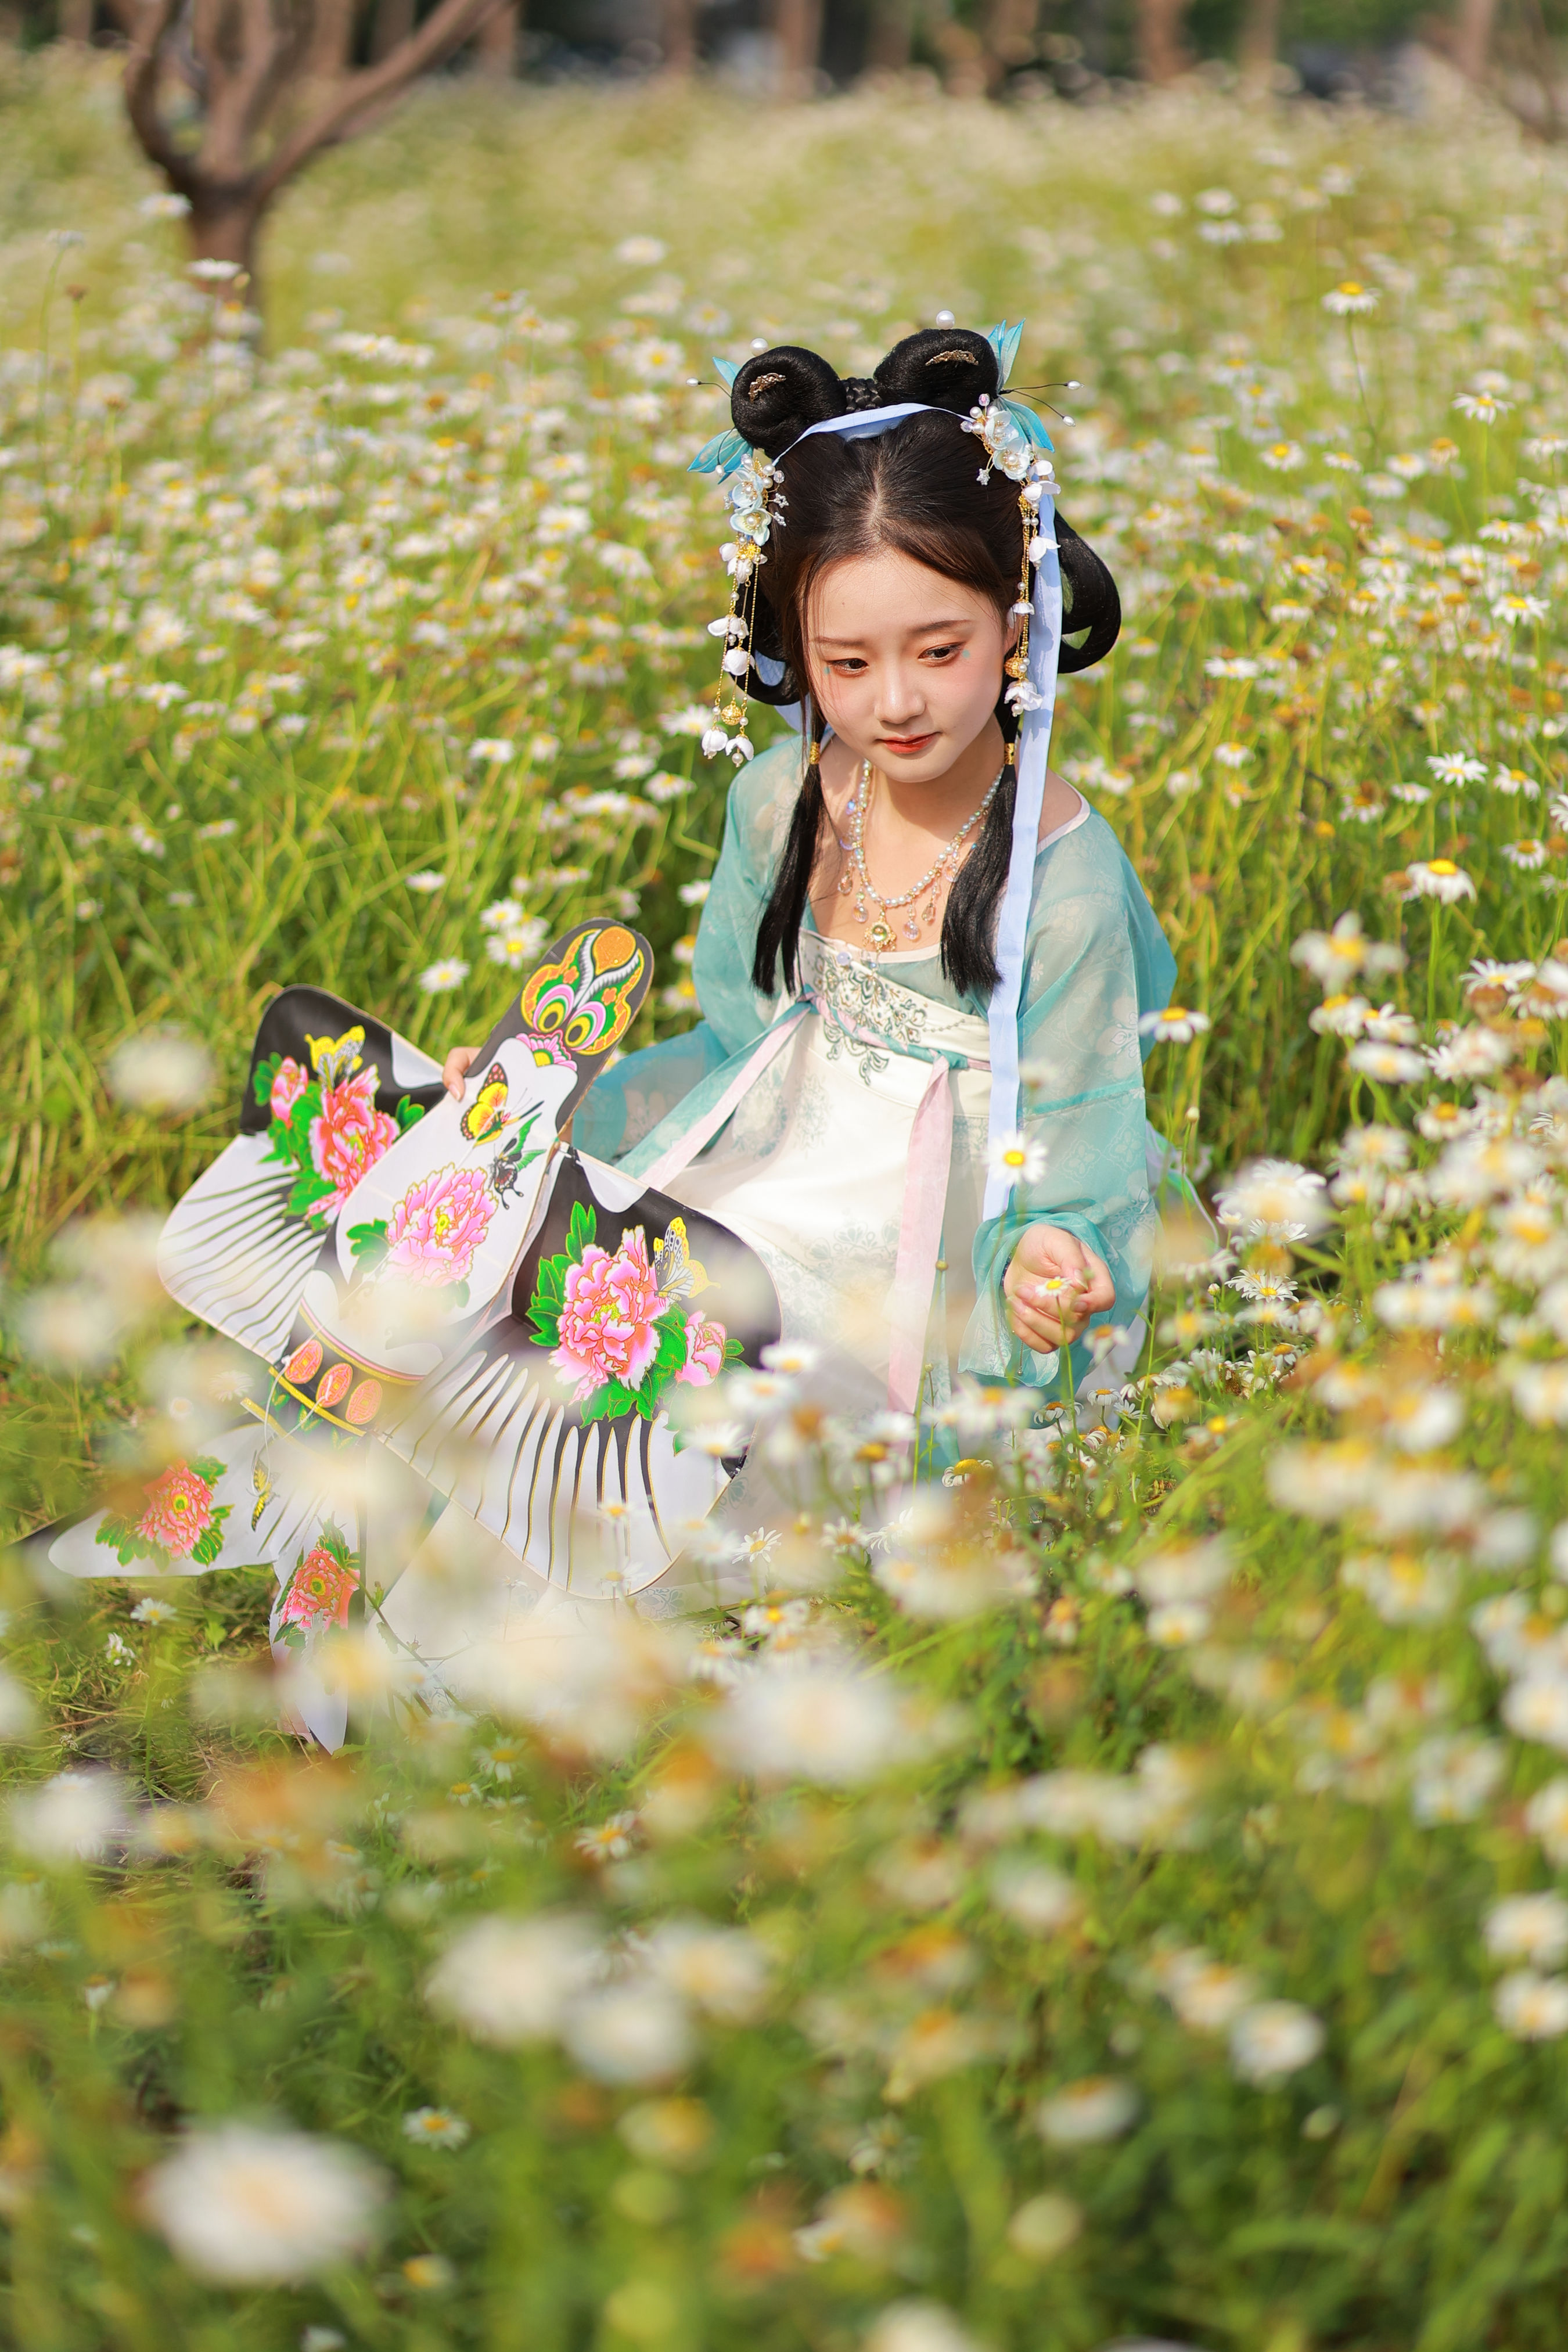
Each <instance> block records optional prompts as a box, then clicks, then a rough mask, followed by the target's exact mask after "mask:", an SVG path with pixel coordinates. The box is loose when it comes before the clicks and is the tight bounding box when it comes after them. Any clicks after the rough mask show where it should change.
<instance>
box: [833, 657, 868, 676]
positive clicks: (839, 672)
mask: <svg viewBox="0 0 1568 2352" xmlns="http://www.w3.org/2000/svg"><path fill="white" fill-rule="evenodd" d="M827 667H828V668H829V669H830V670H831V671H832V672H833V674H834V676H835V677H859V675H860V673H861V671H862V670H863V669H864V668H865V667H866V665H865V663H864V662H863V661H862V660H861V658H860V656H859V655H858V654H846V655H844V656H842V657H841V658H840V659H839V660H838V661H833V662H829V663H828V665H827Z"/></svg>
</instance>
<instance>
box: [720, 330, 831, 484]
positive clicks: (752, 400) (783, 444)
mask: <svg viewBox="0 0 1568 2352" xmlns="http://www.w3.org/2000/svg"><path fill="white" fill-rule="evenodd" d="M847 405H848V404H847V400H846V398H845V393H844V386H843V385H842V384H841V383H839V381H838V378H837V375H836V374H835V373H834V371H833V369H832V368H830V367H829V366H828V364H827V362H826V360H825V359H820V358H819V357H818V356H817V354H816V352H808V351H803V350H802V348H801V346H800V345H799V344H798V343H779V344H776V345H775V346H774V348H773V350H772V351H771V352H757V353H756V354H755V356H754V357H753V358H752V359H749V360H748V361H747V362H746V364H745V366H744V367H743V368H742V369H741V370H740V371H739V373H737V375H736V377H735V381H734V383H732V384H731V387H730V416H731V422H732V424H733V425H734V427H735V430H736V432H737V433H738V434H739V435H740V436H741V438H742V441H749V442H750V443H751V445H752V448H753V449H763V450H765V451H766V452H767V454H768V456H769V457H780V456H782V454H783V452H784V450H785V449H787V448H788V447H789V446H790V443H791V442H792V441H798V440H799V438H800V436H801V435H802V434H803V433H804V432H805V431H806V430H807V428H808V427H809V426H810V425H820V424H821V423H822V422H823V420H824V418H825V417H828V416H842V415H843V414H844V412H845V409H846V407H847Z"/></svg>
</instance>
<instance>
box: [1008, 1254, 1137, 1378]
mask: <svg viewBox="0 0 1568 2352" xmlns="http://www.w3.org/2000/svg"><path fill="white" fill-rule="evenodd" d="M1003 1287H1004V1289H1005V1292H1006V1296H1007V1319H1008V1322H1009V1323H1010V1324H1011V1326H1012V1328H1013V1330H1014V1332H1015V1333H1016V1336H1017V1338H1019V1339H1022V1340H1023V1342H1024V1344H1025V1346H1026V1347H1029V1348H1033V1349H1035V1350H1036V1351H1037V1353H1039V1354H1048V1353H1049V1352H1050V1351H1051V1350H1052V1349H1056V1348H1059V1347H1061V1346H1062V1345H1063V1343H1064V1342H1070V1341H1072V1340H1074V1339H1077V1338H1078V1337H1079V1333H1080V1332H1081V1331H1082V1329H1083V1328H1084V1326H1085V1324H1086V1323H1087V1322H1088V1321H1089V1318H1090V1316H1092V1315H1099V1314H1102V1313H1103V1312H1104V1311H1105V1309H1106V1308H1107V1307H1114V1305H1115V1304H1116V1286H1115V1284H1114V1283H1113V1282H1112V1280H1111V1278H1110V1271H1109V1269H1108V1267H1107V1266H1106V1265H1105V1263H1104V1261H1103V1259H1101V1258H1100V1257H1098V1256H1096V1255H1095V1253H1094V1251H1093V1250H1090V1249H1085V1247H1084V1246H1083V1244H1082V1243H1081V1242H1080V1241H1079V1240H1078V1239H1077V1237H1076V1236H1075V1235H1074V1234H1068V1233H1065V1232H1063V1231H1062V1229H1061V1228H1060V1227H1059V1226H1057V1225H1044V1224H1041V1225H1031V1226H1030V1228H1029V1230H1028V1231H1027V1233H1026V1234H1025V1235H1024V1237H1023V1239H1022V1240H1021V1241H1020V1243H1019V1244H1018V1247H1017V1249H1016V1252H1015V1254H1014V1257H1013V1262H1012V1264H1011V1265H1009V1266H1008V1268H1007V1272H1006V1276H1005V1280H1004V1285H1003Z"/></svg>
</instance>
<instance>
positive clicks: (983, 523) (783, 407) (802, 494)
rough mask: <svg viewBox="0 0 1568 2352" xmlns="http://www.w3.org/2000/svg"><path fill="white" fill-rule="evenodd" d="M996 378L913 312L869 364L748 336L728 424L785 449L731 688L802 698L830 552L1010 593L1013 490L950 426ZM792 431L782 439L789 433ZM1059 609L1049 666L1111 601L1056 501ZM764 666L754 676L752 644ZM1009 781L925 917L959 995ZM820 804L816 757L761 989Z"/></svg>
mask: <svg viewBox="0 0 1568 2352" xmlns="http://www.w3.org/2000/svg"><path fill="white" fill-rule="evenodd" d="M999 390H1000V385H999V383H998V378H997V366H996V355H995V353H994V351H993V350H992V348H991V345H990V344H989V342H988V341H986V339H985V337H984V335H977V334H973V333H972V332H970V331H968V330H966V329H964V328H960V327H929V328H927V329H925V330H924V331H923V332H921V333H920V334H918V335H909V336H906V338H905V339H904V341H902V342H901V343H899V344H896V345H895V347H894V348H893V350H892V351H891V352H889V354H888V356H887V358H886V359H885V360H883V361H882V362H881V363H880V365H879V367H878V369H877V371H876V373H875V375H874V376H870V377H853V376H852V377H850V378H848V379H847V380H845V381H841V380H840V379H839V377H838V376H837V375H836V374H835V373H834V371H833V369H832V368H831V367H830V366H829V365H828V363H827V362H826V360H824V359H821V358H819V357H818V356H817V354H816V352H808V351H804V350H802V349H800V348H799V347H798V346H796V345H795V344H790V343H785V344H781V345H779V346H778V347H777V348H776V349H775V350H773V351H767V352H758V353H757V354H756V356H755V357H754V358H752V359H750V360H748V361H747V362H746V364H745V365H744V367H742V369H740V371H739V372H738V373H737V374H736V377H735V381H734V383H733V385H732V386H731V402H730V408H731V416H732V418H733V420H734V424H735V428H736V430H737V432H739V433H740V434H741V436H742V438H743V439H744V440H746V441H748V442H750V443H751V445H752V447H753V448H758V449H762V450H763V451H765V452H766V454H767V455H768V456H769V457H775V458H776V457H780V456H781V455H782V454H783V453H784V451H785V450H788V451H789V464H788V467H787V468H786V469H785V470H786V481H785V484H784V488H785V490H786V495H787V528H784V527H782V524H781V527H778V528H775V530H773V534H772V535H771V537H770V539H769V542H768V548H769V553H768V558H767V561H766V562H765V565H764V567H763V569H762V570H761V571H760V572H759V573H758V575H757V587H758V592H759V593H758V594H757V595H756V597H755V598H754V600H753V612H752V636H751V642H750V648H749V649H750V652H751V654H752V665H751V669H750V672H749V674H748V676H747V678H746V680H745V691H746V692H747V693H748V694H750V695H751V696H752V698H754V699H756V700H758V701H762V702H768V703H774V704H777V703H785V702H799V703H801V705H802V707H803V712H806V713H808V712H809V703H810V696H811V681H810V673H809V670H808V667H807V664H806V658H805V627H804V616H805V609H806V604H807V602H808V600H809V597H810V593H811V590H812V588H813V585H814V584H815V583H816V581H817V579H819V578H820V576H821V574H822V572H824V571H825V570H826V568H827V567H828V565H830V564H833V563H837V562H843V561H845V560H846V559H847V558H849V557H853V556H858V555H867V554H870V553H871V552H873V551H875V550H877V549H879V548H884V547H891V548H895V549H897V550H898V551H899V552H900V554H904V555H908V556H910V557H912V558H913V560H914V561H915V562H917V563H922V564H924V565H925V566H926V567H927V568H928V569H929V570H931V571H932V572H941V573H942V574H943V576H944V577H946V578H948V579H950V580H956V581H957V582H959V583H960V584H961V585H963V587H966V588H969V589H972V590H973V591H974V592H975V593H977V594H979V595H981V596H983V597H984V598H986V599H987V600H988V601H989V602H991V603H992V604H994V605H995V606H996V609H997V610H998V612H1000V613H1003V614H1005V613H1006V612H1007V611H1008V609H1009V608H1010V606H1011V605H1012V604H1013V603H1014V601H1015V599H1016V595H1017V593H1018V583H1019V570H1020V563H1021V558H1022V545H1021V540H1020V529H1021V525H1020V518H1019V512H1018V497H1017V491H1016V488H1015V486H1014V484H1013V483H1012V482H1011V481H1010V480H1009V479H1008V478H1007V477H1006V476H1005V475H1004V474H1002V473H1001V472H1000V471H997V472H994V473H993V474H992V476H991V479H990V480H989V482H977V481H976V479H975V476H976V473H977V471H978V467H977V466H976V462H975V461H976V457H978V456H979V455H980V454H981V452H980V450H979V447H978V446H977V444H976V442H975V441H974V439H973V437H972V436H968V435H966V434H964V433H963V432H961V431H960V430H959V428H958V425H957V423H956V421H955V420H956V419H957V418H958V417H960V416H965V415H968V412H969V411H970V409H971V408H973V406H974V405H975V404H977V402H978V401H979V400H980V398H981V395H982V394H985V395H986V396H988V397H990V398H994V397H995V396H996V394H997V393H998V392H999ZM901 400H909V401H916V400H918V401H920V402H921V403H922V404H923V405H924V406H926V407H927V408H933V409H947V410H949V411H951V412H952V416H951V418H950V417H948V416H942V415H917V416H911V417H910V418H908V419H906V420H905V422H904V423H903V424H901V425H895V426H893V427H892V428H891V429H890V430H889V431H888V432H886V433H882V434H879V435H876V436H871V437H868V438H865V439H861V440H851V439H847V438H844V437H842V436H839V435H837V434H816V435H814V436H812V438H811V439H810V440H807V441H802V440H801V437H800V436H802V435H803V434H804V433H805V431H806V430H807V428H808V426H810V425H815V424H819V423H822V422H824V421H825V420H826V419H827V418H829V417H834V416H843V415H852V414H854V413H855V412H856V411H858V410H863V409H868V408H879V407H882V406H884V405H891V404H894V403H895V402H898V401H901ZM796 443H799V446H798V447H796V446H795V444H796ZM1056 536H1057V545H1058V550H1059V551H1060V557H1059V560H1060V566H1061V580H1062V617H1063V621H1064V625H1068V626H1070V630H1071V634H1072V635H1074V636H1075V637H1077V638H1079V644H1078V645H1077V646H1071V645H1068V643H1067V642H1066V638H1065V637H1064V640H1063V643H1062V646H1061V648H1060V656H1059V660H1058V667H1059V668H1060V669H1061V670H1062V671H1064V672H1070V671H1073V670H1079V669H1087V668H1088V667H1089V665H1090V663H1092V662H1097V661H1100V660H1101V659H1102V658H1103V657H1104V656H1105V655H1106V654H1108V653H1109V652H1110V648H1111V646H1113V645H1114V644H1115V643H1116V639H1117V635H1118V634H1119V632H1120V630H1121V601H1120V599H1119V597H1118V595H1117V593H1116V583H1115V581H1114V580H1113V579H1112V578H1111V576H1110V572H1109V571H1108V570H1107V568H1106V566H1105V565H1104V563H1102V562H1101V561H1100V557H1099V556H1098V555H1096V554H1095V552H1094V551H1093V549H1092V548H1091V547H1089V546H1088V545H1087V544H1086V542H1085V541H1083V540H1081V539H1080V538H1079V535H1078V533H1077V531H1075V530H1073V529H1072V526H1071V525H1070V524H1069V523H1068V521H1067V520H1065V518H1064V517H1063V516H1062V515H1061V514H1060V513H1059V512H1058V515H1057V518H1056ZM758 656H763V658H764V659H766V660H768V662H769V663H770V665H771V666H772V667H773V671H774V675H773V678H772V680H771V681H770V680H767V679H764V678H763V675H762V672H761V669H760V668H759V667H758V660H757V657H758ZM996 717H997V720H998V722H999V724H1000V726H1001V728H1002V731H1003V734H1004V737H1005V739H1006V740H1008V741H1011V740H1013V739H1014V736H1015V734H1016V721H1015V719H1014V717H1013V714H1012V712H1011V711H1010V710H1009V709H1008V708H1007V706H1006V703H1005V700H1003V699H1002V698H998V701H997V706H996ZM1015 798H1016V793H1015V784H1014V778H1013V775H1012V772H1011V768H1009V770H1008V772H1007V773H1006V774H1005V775H1004V777H1003V779H1002V781H1001V782H1000V784H999V785H998V786H997V789H996V793H995V797H994V799H993V801H992V803H991V806H990V809H989V810H988V812H987V814H986V818H985V823H984V825H983V826H982V827H981V829H980V832H979V835H978V836H977V838H976V839H975V842H974V845H973V848H972V849H971V851H970V853H969V855H968V856H967V857H966V858H965V859H964V861H963V864H962V865H961V866H960V867H959V869H958V872H957V874H956V876H955V877H954V878H953V883H952V889H951V890H950V892H949V894H948V900H947V908H946V911H945V913H944V915H943V918H942V971H943V972H944V973H945V974H946V976H947V978H948V980H949V981H950V982H952V985H953V986H954V987H955V988H956V989H958V990H959V992H961V993H962V994H964V995H968V996H972V997H978V998H984V997H986V996H988V995H989V994H990V992H991V991H992V990H993V989H994V987H995V985H996V978H997V972H996V956H995V949H994V931H995V917H996V906H997V901H998V899H999V898H1000V896H1001V892H1002V889H1003V886H1004V885H1005V881H1006V878H1007V869H1008V866H1009V864H1010V862H1011V856H1012V840H1013V809H1014V803H1015ZM825 821H826V808H825V805H824V803H823V797H822V780H821V777H820V775H819V774H818V772H817V770H816V765H815V764H814V763H813V764H810V765H808V767H807V769H806V773H805V782H804V783H803V785H802V787H801V791H800V793H799V796H798V798H797V799H796V802H795V808H794V811H793V813H792V814H791V818H790V824H789V832H788V835H787V837H786V839H785V842H784V854H783V856H781V858H780V860H779V864H778V869H777V871H776V873H775V874H774V877H773V889H772V892H771V894H770V896H769V898H768V903H767V905H766V907H765V908H763V916H762V920H761V922H760V923H759V924H758V927H757V941H756V951H755V954H754V956H753V959H752V981H753V983H754V985H755V986H756V987H757V988H758V989H759V990H760V991H761V992H763V994H764V995H771V994H772V993H773V988H774V986H775V984H776V981H777V974H778V968H779V965H780V962H781V961H782V963H783V966H784V984H785V986H786V987H788V988H792V989H793V988H794V986H795V978H796V973H797V971H798V968H799V954H800V927H801V924H802V922H803V921H804V919H805V909H806V903H807V900H808V898H810V895H811V878H812V874H813V871H814V869H815V867H816V859H817V856H818V853H819V850H820V847H821V842H822V834H823V828H824V824H825Z"/></svg>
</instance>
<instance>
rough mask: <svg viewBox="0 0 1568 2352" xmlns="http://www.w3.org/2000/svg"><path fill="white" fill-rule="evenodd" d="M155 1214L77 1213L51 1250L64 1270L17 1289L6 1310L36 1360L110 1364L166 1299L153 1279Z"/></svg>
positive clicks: (84, 1366) (95, 1367)
mask: <svg viewBox="0 0 1568 2352" xmlns="http://www.w3.org/2000/svg"><path fill="white" fill-rule="evenodd" d="M161 1223H162V1221H161V1219H159V1218H157V1217H145V1216H138V1217H81V1218H78V1219H76V1220H75V1221H74V1222H73V1223H70V1224H68V1226H67V1227H66V1228H65V1230H64V1232H63V1233H62V1234H60V1235H59V1236H58V1239H57V1241H56V1243H55V1245H54V1248H53V1250H52V1251H51V1253H50V1256H51V1261H52V1263H53V1265H55V1266H56V1267H57V1268H58V1270H59V1271H60V1272H61V1273H62V1274H64V1275H67V1276H69V1277H71V1278H70V1279H68V1280H67V1281H64V1282H51V1283H47V1284H45V1285H44V1286H42V1287H41V1288H39V1289H37V1290H29V1291H26V1292H24V1293H23V1294H22V1295H21V1296H20V1297H18V1298H17V1300H16V1305H15V1307H14V1308H13V1309H12V1313H13V1316H14V1318H15V1322H16V1331H17V1335H18V1337H19V1339H20V1340H21V1343H22V1346H23V1348H24V1349H25V1350H26V1353H27V1354H28V1355H29V1356H31V1357H32V1358H33V1360H34V1361H35V1362H37V1363H41V1364H48V1365H51V1366H53V1367H55V1368H56V1369H58V1370H61V1371H79V1372H93V1371H100V1370H102V1368H103V1367H104V1365H106V1364H109V1363H112V1362H113V1360H114V1359H115V1357H116V1356H118V1355H119V1354H120V1352H121V1349H122V1348H123V1347H124V1345H125V1342H126V1340H127V1339H129V1338H130V1337H131V1335H132V1332H133V1331H134V1330H135V1328H136V1327H137V1325H138V1324H139V1323H142V1322H144V1321H146V1320H147V1319H149V1318H151V1317H152V1316H153V1315H155V1314H157V1313H158V1312H159V1311H160V1310H161V1309H162V1308H163V1307H165V1306H166V1305H167V1299H166V1297H165V1294H164V1290H163V1285H162V1283H161V1282H160V1281H159V1279H158V1265H157V1243H158V1234H159V1230H160V1225H161Z"/></svg>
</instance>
